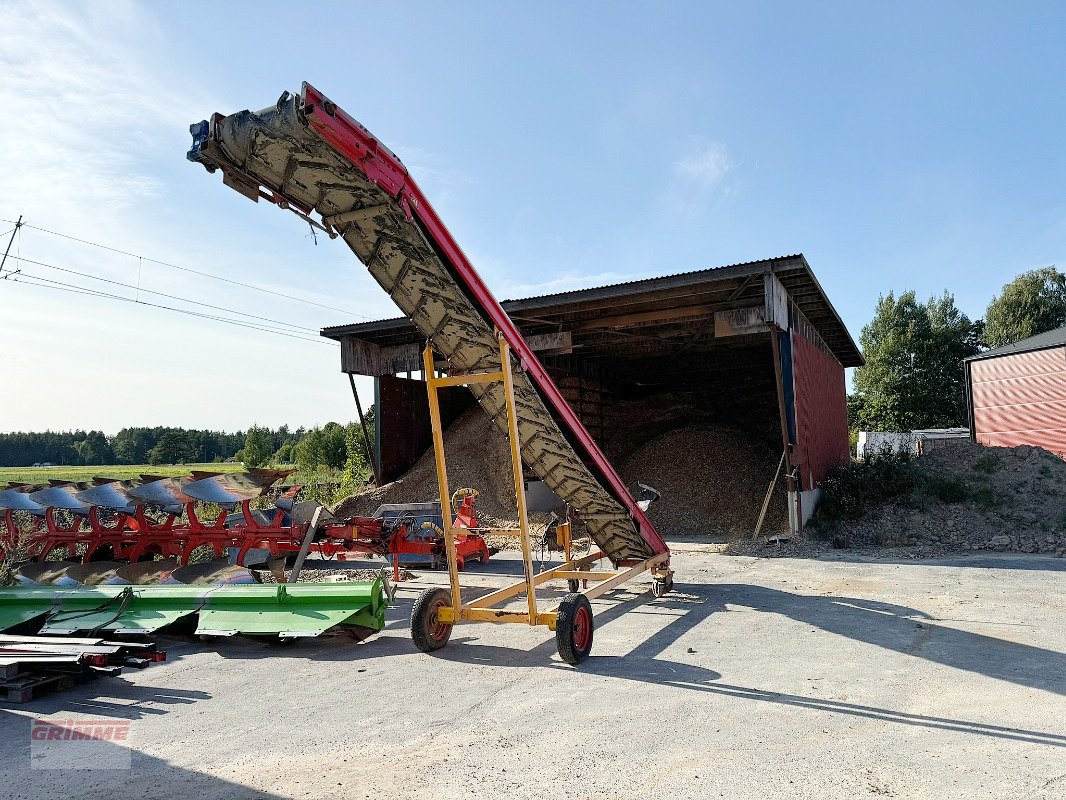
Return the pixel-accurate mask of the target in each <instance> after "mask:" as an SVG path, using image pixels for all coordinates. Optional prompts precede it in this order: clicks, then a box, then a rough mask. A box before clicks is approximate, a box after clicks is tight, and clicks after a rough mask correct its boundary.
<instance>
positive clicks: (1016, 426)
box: [966, 327, 1066, 458]
mask: <svg viewBox="0 0 1066 800" xmlns="http://www.w3.org/2000/svg"><path fill="white" fill-rule="evenodd" d="M966 398H967V404H968V406H969V414H970V431H971V433H970V435H971V436H972V437H973V439H974V441H976V442H979V443H980V444H984V445H989V446H994V447H1017V446H1018V445H1022V444H1029V445H1035V446H1037V447H1043V448H1044V449H1045V450H1050V451H1051V452H1052V453H1057V454H1058V455H1060V456H1062V457H1063V458H1066V327H1062V328H1056V329H1055V330H1053V331H1048V332H1047V333H1041V334H1039V335H1037V336H1031V337H1029V338H1028V339H1023V340H1022V341H1020V342H1015V343H1014V344H1010V345H1005V346H1004V347H997V348H995V349H994V350H989V351H988V352H986V353H981V354H980V355H977V356H973V357H972V358H969V359H967V360H966Z"/></svg>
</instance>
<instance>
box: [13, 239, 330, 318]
mask: <svg viewBox="0 0 1066 800" xmlns="http://www.w3.org/2000/svg"><path fill="white" fill-rule="evenodd" d="M15 260H16V261H21V262H22V263H25V264H34V265H36V266H38V267H46V268H48V269H54V270H58V271H59V272H67V273H69V274H71V275H78V276H79V277H82V278H89V279H90V280H94V281H100V282H102V283H110V284H112V285H114V286H121V287H122V288H124V289H133V290H134V291H136V292H138V293H139V292H144V293H145V294H154V295H156V296H158V297H166V298H167V299H169V300H179V301H181V302H182V303H191V304H192V305H196V306H203V307H204V308H212V309H214V310H215V311H225V312H226V313H228V314H235V315H237V316H239V317H249V318H250V319H256V320H261V321H263V322H269V323H271V324H273V325H278V326H281V327H284V328H293V329H294V330H296V331H305V332H307V333H311V334H317V333H318V329H317V328H307V327H304V326H303V325H294V324H293V323H291V322H282V321H281V320H277V319H271V318H270V317H261V316H259V315H258V314H248V313H245V312H244V311H235V310H233V309H231V308H226V307H225V306H216V305H212V304H211V303H204V302H201V301H200V300H190V299H189V298H187V297H180V296H178V295H176V294H167V293H166V292H157V291H154V290H152V289H144V288H142V287H140V286H134V285H133V284H132V283H123V282H122V281H115V280H111V279H110V278H101V277H100V276H98V275H91V274H89V273H88V272H79V271H78V270H76V269H69V268H68V267H59V266H56V265H55V264H47V263H45V262H44V261H35V260H33V259H32V258H24V257H21V256H20V257H17V258H16V259H15Z"/></svg>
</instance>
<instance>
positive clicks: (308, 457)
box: [0, 407, 374, 474]
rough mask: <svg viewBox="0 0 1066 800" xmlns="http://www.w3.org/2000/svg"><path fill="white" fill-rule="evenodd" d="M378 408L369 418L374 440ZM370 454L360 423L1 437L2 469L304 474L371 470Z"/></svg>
mask: <svg viewBox="0 0 1066 800" xmlns="http://www.w3.org/2000/svg"><path fill="white" fill-rule="evenodd" d="M373 420H374V409H373V407H371V408H370V409H369V410H368V413H367V415H366V424H367V437H368V438H369V440H370V441H371V442H372V441H373V436H374V432H373V424H374V422H373ZM368 456H369V454H368V453H367V452H366V446H365V445H364V438H363V432H362V431H361V430H360V427H359V425H358V423H352V424H350V425H341V424H339V423H337V422H329V423H326V424H325V425H323V426H322V427H315V428H303V427H300V428H296V429H291V428H289V426H288V425H282V426H281V427H280V428H268V427H263V426H259V425H253V426H252V427H251V428H249V429H248V430H247V431H236V432H235V433H228V432H226V431H211V430H193V429H188V428H173V427H164V426H159V427H154V428H148V427H134V428H123V429H122V430H120V431H119V432H118V433H116V434H115V435H114V436H108V435H106V434H105V433H103V432H102V431H84V430H75V431H44V432H39V433H33V432H25V433H24V432H16V433H0V466H3V467H25V466H32V465H34V464H44V463H50V464H55V465H61V466H75V465H77V466H82V465H84V466H106V465H108V464H199V463H213V462H222V461H229V460H236V461H241V462H243V463H244V464H245V466H248V467H262V466H267V465H270V464H278V465H282V464H296V465H297V466H299V467H300V468H301V469H303V470H308V471H314V470H318V469H347V470H349V471H351V472H353V474H354V473H362V472H366V471H367V470H368V467H367V465H368V464H369V463H370V459H369V457H368Z"/></svg>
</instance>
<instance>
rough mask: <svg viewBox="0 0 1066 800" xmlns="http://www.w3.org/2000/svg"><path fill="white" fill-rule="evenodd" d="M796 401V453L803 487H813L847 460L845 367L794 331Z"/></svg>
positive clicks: (795, 459) (793, 372) (793, 352)
mask: <svg viewBox="0 0 1066 800" xmlns="http://www.w3.org/2000/svg"><path fill="white" fill-rule="evenodd" d="M792 364H793V366H792V374H793V378H792V380H793V385H794V387H795V398H796V400H795V402H796V453H795V455H794V459H793V460H794V461H795V462H796V463H798V464H799V465H800V474H801V477H802V488H803V489H804V490H806V489H814V488H816V487H817V486H818V484H819V483H821V481H822V480H823V479H824V478H825V477H826V476H827V475H828V474H829V473H830V471H832V470H833V468H834V467H838V466H841V465H843V464H846V463H847V462H848V459H849V458H850V455H851V454H850V452H849V447H848V406H847V396H846V395H847V393H846V389H845V387H844V367H843V366H841V364H840V362H839V361H837V360H836V359H835V358H833V357H832V356H828V355H826V354H825V353H823V352H822V351H821V350H819V349H818V348H817V347H815V346H814V345H813V344H811V343H810V342H808V341H807V340H806V339H805V338H804V337H803V336H802V335H801V334H800V333H799V332H797V331H792Z"/></svg>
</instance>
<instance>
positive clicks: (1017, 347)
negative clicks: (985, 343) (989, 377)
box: [966, 325, 1066, 361]
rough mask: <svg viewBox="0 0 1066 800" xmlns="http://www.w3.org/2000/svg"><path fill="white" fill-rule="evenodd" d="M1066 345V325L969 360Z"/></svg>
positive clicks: (971, 357)
mask: <svg viewBox="0 0 1066 800" xmlns="http://www.w3.org/2000/svg"><path fill="white" fill-rule="evenodd" d="M1061 345H1066V325H1064V326H1063V327H1061V328H1053V329H1052V330H1050V331H1045V332H1044V333H1038V334H1037V335H1036V336H1030V337H1029V338H1028V339H1022V340H1021V341H1018V342H1015V343H1014V344H1005V345H1003V346H1002V347H994V348H992V349H991V350H986V351H985V352H983V353H978V354H977V355H975V356H970V357H969V358H968V359H966V360H967V361H976V360H978V359H981V358H995V357H996V356H1006V355H1010V354H1012V353H1028V352H1030V351H1032V350H1044V349H1046V348H1048V347H1060V346H1061Z"/></svg>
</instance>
